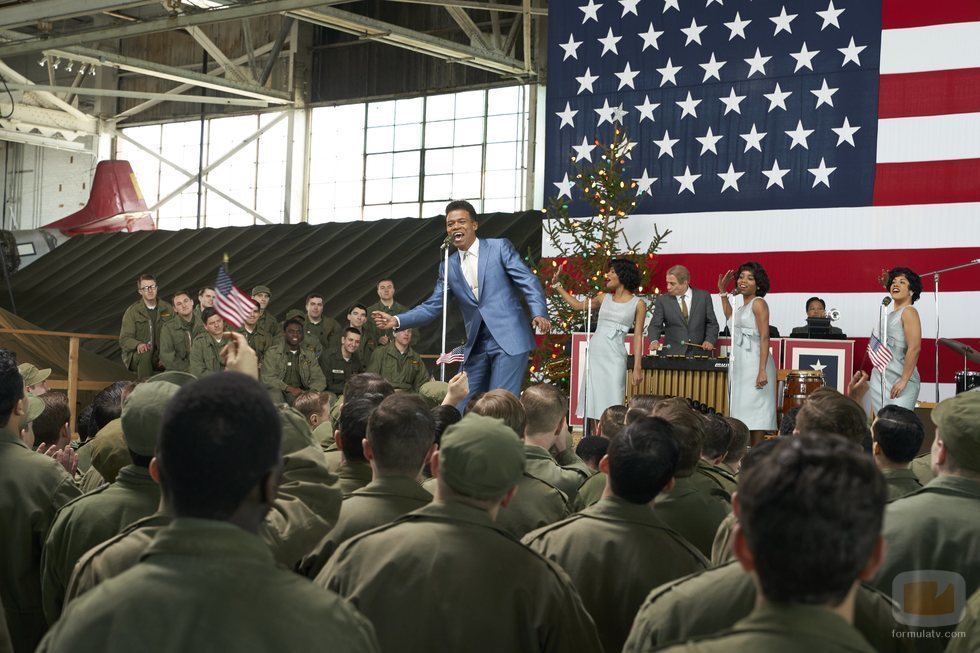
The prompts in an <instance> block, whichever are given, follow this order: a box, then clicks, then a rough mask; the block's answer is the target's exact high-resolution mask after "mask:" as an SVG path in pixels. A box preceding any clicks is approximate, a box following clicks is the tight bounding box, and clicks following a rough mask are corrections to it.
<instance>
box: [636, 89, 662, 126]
mask: <svg viewBox="0 0 980 653" xmlns="http://www.w3.org/2000/svg"><path fill="white" fill-rule="evenodd" d="M659 106H660V103H659V102H651V101H650V96H649V95H644V96H643V104H637V105H636V110H637V111H639V112H640V119H639V120H638V121H637V122H643V119H644V118H649V119H650V122H656V120H655V119H654V117H653V110H654V109H656V108H657V107H659Z"/></svg>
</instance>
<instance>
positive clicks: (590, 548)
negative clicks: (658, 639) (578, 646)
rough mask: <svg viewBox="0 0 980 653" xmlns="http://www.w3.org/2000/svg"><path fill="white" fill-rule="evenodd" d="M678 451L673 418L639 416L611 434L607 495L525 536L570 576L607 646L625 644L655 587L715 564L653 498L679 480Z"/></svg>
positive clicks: (614, 647) (603, 465) (619, 647)
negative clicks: (658, 508)
mask: <svg viewBox="0 0 980 653" xmlns="http://www.w3.org/2000/svg"><path fill="white" fill-rule="evenodd" d="M678 457H679V448H678V445H677V440H676V439H675V438H674V435H673V433H672V429H671V427H670V424H668V423H667V422H666V421H664V420H663V419H660V418H657V417H644V418H641V419H639V420H637V421H636V422H633V423H632V424H630V425H629V426H627V427H626V428H625V429H623V430H622V431H621V432H620V433H618V434H617V435H615V436H613V437H612V439H611V441H610V443H609V453H608V454H607V455H605V456H603V458H602V460H601V461H600V463H599V466H600V467H601V468H602V470H603V471H604V472H605V473H606V474H607V475H608V476H607V478H608V479H609V480H608V483H607V484H606V490H605V493H604V495H603V498H602V500H601V501H599V502H598V503H597V504H595V505H594V506H592V507H590V508H586V509H585V510H583V511H582V512H580V513H579V514H577V515H574V516H572V517H570V518H568V519H566V520H564V521H560V522H558V523H557V524H552V525H551V526H545V527H544V528H541V529H539V530H536V531H533V532H531V533H529V534H528V535H526V536H525V537H524V539H523V540H522V541H523V542H524V543H525V544H527V545H528V546H529V547H531V549H532V550H534V551H537V552H538V553H540V554H542V555H544V556H545V557H547V558H549V559H551V560H554V561H555V562H557V563H558V564H559V565H561V567H562V568H563V569H564V570H565V571H566V572H567V573H568V575H569V576H570V577H571V579H572V583H574V585H575V587H576V588H577V589H578V591H579V594H580V595H581V596H582V601H583V602H584V603H585V608H586V609H587V610H588V611H589V614H590V615H592V618H593V619H594V620H595V624H596V629H597V630H598V631H599V639H600V640H601V641H602V648H603V650H606V651H620V650H622V648H623V643H624V642H625V641H626V637H627V635H628V634H629V631H630V626H631V625H632V623H633V617H634V615H635V614H636V611H637V610H638V609H639V607H640V604H641V603H643V599H644V598H645V597H646V595H647V594H648V593H649V592H650V590H651V589H653V588H654V587H657V586H658V585H661V584H663V583H666V582H669V581H672V580H674V579H676V578H679V577H681V576H684V575H685V574H688V573H692V572H696V571H701V570H703V569H706V568H707V566H708V561H707V560H706V559H705V557H704V556H703V555H701V553H700V552H699V551H698V550H697V549H696V548H694V546H693V545H692V544H691V543H690V542H688V541H687V540H685V539H684V538H683V537H681V536H680V535H679V534H678V533H677V532H675V531H674V530H672V529H671V528H669V527H668V526H667V525H666V524H664V523H663V522H662V521H661V520H660V519H659V518H657V511H656V510H655V509H654V504H653V500H654V498H655V497H656V496H657V494H659V493H660V491H661V490H663V489H664V488H665V487H669V486H670V485H671V484H672V483H673V479H674V469H675V467H676V466H677V460H678ZM613 551H615V554H614V555H599V556H597V555H596V553H597V552H610V553H611V552H613Z"/></svg>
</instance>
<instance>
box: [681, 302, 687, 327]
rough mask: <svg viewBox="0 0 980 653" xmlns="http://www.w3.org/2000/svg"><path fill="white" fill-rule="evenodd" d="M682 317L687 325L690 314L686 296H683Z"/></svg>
mask: <svg viewBox="0 0 980 653" xmlns="http://www.w3.org/2000/svg"><path fill="white" fill-rule="evenodd" d="M681 316H682V317H683V318H684V323H685V324H686V323H687V319H688V312H687V300H686V299H685V297H684V295H681Z"/></svg>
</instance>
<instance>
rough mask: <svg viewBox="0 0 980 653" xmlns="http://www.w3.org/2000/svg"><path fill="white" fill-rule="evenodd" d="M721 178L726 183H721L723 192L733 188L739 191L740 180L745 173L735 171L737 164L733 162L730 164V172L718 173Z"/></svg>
mask: <svg viewBox="0 0 980 653" xmlns="http://www.w3.org/2000/svg"><path fill="white" fill-rule="evenodd" d="M717 174H718V176H719V177H720V178H721V180H722V181H723V182H725V183H723V184H722V185H721V192H722V193H724V192H725V191H726V190H727V189H729V188H733V189H735V192H736V193H737V192H738V180H739V179H740V178H741V177H742V175H744V174H745V173H744V172H735V166H734V165H733V164H731V163H729V164H728V172H719V173H717Z"/></svg>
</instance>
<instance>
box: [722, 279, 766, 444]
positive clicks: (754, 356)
mask: <svg viewBox="0 0 980 653" xmlns="http://www.w3.org/2000/svg"><path fill="white" fill-rule="evenodd" d="M732 279H735V292H734V293H733V296H734V295H739V296H741V298H742V302H741V304H740V305H738V306H736V307H735V310H734V317H733V311H732V305H731V304H730V303H729V301H728V292H727V288H728V284H729V283H731V282H732ZM718 292H719V293H720V294H721V308H722V310H724V311H725V319H726V320H731V321H732V323H731V333H732V346H731V349H730V352H731V353H730V354H729V360H730V362H731V366H730V367H729V369H728V385H729V397H730V404H729V408H728V414H729V415H730V416H731V417H734V418H736V419H740V420H742V421H743V422H745V425H746V426H748V427H749V430H750V431H758V432H761V433H765V432H771V431H775V430H776V364H775V363H773V360H772V355H771V354H770V353H769V352H770V349H769V305H768V304H767V303H766V300H764V299H762V298H763V297H764V296H765V295H766V293H767V292H769V275H768V274H766V271H765V269H764V268H763V267H762V266H761V265H760V264H758V263H756V262H754V261H749V262H748V263H743V264H742V265H741V266H740V267H739V268H738V272H737V277H736V272H735V271H733V270H729V271H728V272H726V273H725V274H724V275H719V277H718ZM736 303H738V302H736ZM752 441H753V442H755V441H756V439H755V438H753V440H752Z"/></svg>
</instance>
